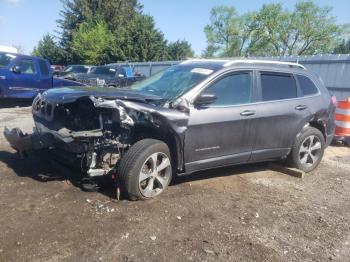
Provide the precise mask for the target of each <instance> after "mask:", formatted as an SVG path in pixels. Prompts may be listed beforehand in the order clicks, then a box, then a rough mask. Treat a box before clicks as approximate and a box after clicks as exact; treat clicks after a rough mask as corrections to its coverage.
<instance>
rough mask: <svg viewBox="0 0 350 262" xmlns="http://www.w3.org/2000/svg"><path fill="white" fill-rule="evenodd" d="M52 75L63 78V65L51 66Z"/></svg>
mask: <svg viewBox="0 0 350 262" xmlns="http://www.w3.org/2000/svg"><path fill="white" fill-rule="evenodd" d="M51 70H52V74H53V75H54V76H57V77H58V76H61V75H62V73H63V72H64V66H63V65H51Z"/></svg>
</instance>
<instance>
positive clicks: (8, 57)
mask: <svg viewBox="0 0 350 262" xmlns="http://www.w3.org/2000/svg"><path fill="white" fill-rule="evenodd" d="M15 58H16V56H15V55H12V54H4V53H0V67H5V66H8V65H9V64H10V63H11V61H12V60H13V59H15Z"/></svg>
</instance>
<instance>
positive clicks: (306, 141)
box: [287, 127, 325, 172]
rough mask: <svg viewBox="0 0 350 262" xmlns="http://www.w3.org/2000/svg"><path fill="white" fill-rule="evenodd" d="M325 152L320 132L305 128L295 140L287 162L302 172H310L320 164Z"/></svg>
mask: <svg viewBox="0 0 350 262" xmlns="http://www.w3.org/2000/svg"><path fill="white" fill-rule="evenodd" d="M324 150H325V139H324V136H323V134H322V133H321V131H320V130H318V129H316V128H314V127H307V128H305V129H304V130H303V131H302V133H301V134H300V135H299V136H298V137H297V138H296V140H295V142H294V144H293V147H292V151H291V153H290V155H289V156H288V159H287V162H288V163H289V164H290V165H291V166H292V167H295V168H297V169H299V170H302V171H304V172H311V171H312V170H314V169H315V168H316V167H317V166H318V164H319V163H320V162H321V160H322V157H323V154H324Z"/></svg>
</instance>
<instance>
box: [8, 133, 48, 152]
mask: <svg viewBox="0 0 350 262" xmlns="http://www.w3.org/2000/svg"><path fill="white" fill-rule="evenodd" d="M4 136H5V138H6V140H7V141H8V142H9V144H10V145H11V147H12V148H14V149H16V150H17V151H19V152H29V151H33V150H39V149H43V148H48V147H50V145H51V143H52V139H51V137H49V136H45V135H44V136H42V135H39V134H37V133H33V134H30V135H28V134H24V133H23V132H22V130H21V129H19V128H13V129H12V130H9V129H8V128H7V127H5V130H4Z"/></svg>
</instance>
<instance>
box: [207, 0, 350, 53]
mask: <svg viewBox="0 0 350 262" xmlns="http://www.w3.org/2000/svg"><path fill="white" fill-rule="evenodd" d="M204 31H205V33H206V35H207V41H208V46H211V47H215V48H216V51H215V52H214V55H219V56H251V55H255V56H256V55H274V56H284V55H307V54H319V53H330V52H331V51H332V50H333V48H334V46H335V44H336V43H337V42H338V41H339V38H340V37H341V36H342V34H343V32H344V27H342V26H339V25H337V24H336V23H335V19H334V17H332V16H331V8H329V7H319V6H317V5H316V4H314V3H313V2H310V1H306V2H299V3H297V4H296V5H295V8H294V10H292V11H288V10H284V9H283V6H282V4H265V5H263V6H262V7H261V8H260V10H259V11H257V12H252V13H247V14H244V15H238V14H237V12H236V10H235V9H234V8H233V7H223V6H221V7H214V8H213V9H212V12H211V19H210V24H209V25H207V26H206V27H205V29H204Z"/></svg>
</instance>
